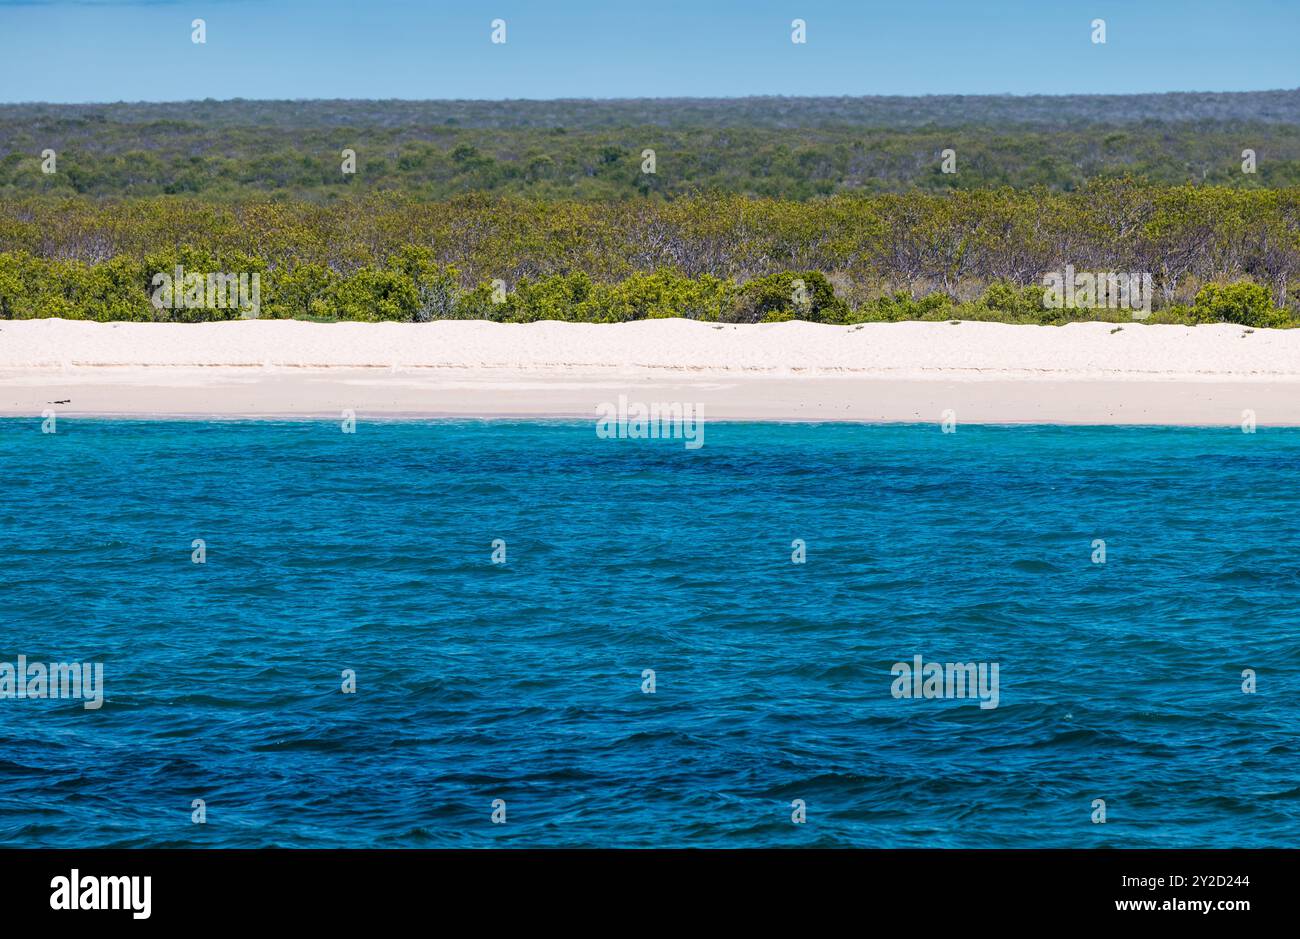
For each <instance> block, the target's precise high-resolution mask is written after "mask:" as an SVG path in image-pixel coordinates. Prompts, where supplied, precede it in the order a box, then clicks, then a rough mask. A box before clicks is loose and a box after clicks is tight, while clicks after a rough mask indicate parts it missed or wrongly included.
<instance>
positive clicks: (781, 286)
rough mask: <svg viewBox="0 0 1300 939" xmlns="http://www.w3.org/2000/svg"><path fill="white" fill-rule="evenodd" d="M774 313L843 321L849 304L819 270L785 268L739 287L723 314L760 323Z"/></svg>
mask: <svg viewBox="0 0 1300 939" xmlns="http://www.w3.org/2000/svg"><path fill="white" fill-rule="evenodd" d="M771 314H777V315H785V316H786V318H789V319H801V320H807V321H809V322H811V323H843V322H845V321H846V320H847V319H848V316H849V307H848V304H847V303H845V302H844V301H843V300H841V299H840V298H839V297H837V296H835V288H834V287H832V286H831V282H830V281H829V280H827V279H826V275H825V274H822V273H821V272H820V271H783V272H781V273H780V274H769V275H768V276H767V277H759V278H756V279H755V280H751V281H749V282H748V283H746V284H744V285H742V286H741V287H739V288H737V290H736V291H735V294H734V300H733V302H732V304H731V308H730V309H729V310H727V311H725V315H724V316H723V317H722V318H723V319H724V320H725V321H727V322H730V323H760V322H763V321H764V320H765V319H766V318H767V317H768V316H769V315H771Z"/></svg>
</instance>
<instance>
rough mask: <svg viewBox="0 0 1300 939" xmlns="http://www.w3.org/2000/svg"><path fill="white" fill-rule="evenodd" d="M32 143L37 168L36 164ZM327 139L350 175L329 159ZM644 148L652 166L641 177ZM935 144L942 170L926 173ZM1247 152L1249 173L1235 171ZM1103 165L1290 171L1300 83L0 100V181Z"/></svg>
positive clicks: (668, 180)
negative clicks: (947, 160)
mask: <svg viewBox="0 0 1300 939" xmlns="http://www.w3.org/2000/svg"><path fill="white" fill-rule="evenodd" d="M46 149H51V150H54V151H55V153H56V154H57V170H58V171H57V172H55V173H53V174H45V173H42V172H41V156H40V154H41V153H42V152H43V151H44V150H46ZM344 149H350V150H352V151H355V153H356V172H355V173H347V174H345V173H344V172H343V171H342V167H343V159H342V157H341V154H342V151H343V150H344ZM647 149H649V150H653V151H654V152H655V164H656V165H655V172H654V173H647V172H643V156H642V154H643V153H644V151H645V150H647ZM946 149H951V150H953V151H955V154H956V164H955V166H956V172H955V173H944V172H942V171H941V160H942V157H941V154H942V153H943V151H944V150H946ZM1245 149H1251V150H1254V151H1255V153H1256V158H1257V170H1256V172H1254V173H1245V172H1242V151H1243V150H1245ZM1120 176H1129V177H1134V178H1139V179H1144V180H1147V181H1150V182H1158V183H1164V184H1170V185H1174V184H1181V183H1186V182H1192V183H1205V184H1213V185H1221V186H1232V187H1239V188H1261V187H1263V188H1269V187H1283V186H1300V92H1258V93H1249V94H1237V95H1204V96H1199V95H1146V96H1142V95H1135V96H1123V97H1121V96H1103V97H1067V98H1013V97H1006V98H960V97H957V98H942V97H940V98H842V99H820V98H811V99H799V98H789V99H786V98H757V99H739V100H737V101H730V102H728V101H694V102H681V101H676V102H674V101H659V102H656V101H644V102H598V101H597V102H550V101H534V102H401V101H394V102H358V101H340V102H193V103H182V104H136V105H127V104H119V105H10V106H0V195H6V194H7V195H18V194H28V193H51V194H67V195H75V194H83V195H98V196H116V197H123V196H137V195H141V196H145V195H161V194H181V195H197V196H202V197H204V198H211V199H239V198H249V197H253V198H261V197H264V196H267V195H272V194H273V195H274V196H275V197H276V198H280V199H290V198H307V199H312V200H314V201H327V200H331V199H336V198H342V197H346V196H348V195H353V194H357V193H358V192H363V191H376V190H398V191H403V192H409V193H412V194H414V195H418V196H420V197H422V198H427V199H445V198H449V197H452V196H455V195H458V194H462V193H467V192H493V193H510V194H518V195H529V196H533V197H536V198H546V199H554V198H580V199H600V200H611V199H640V198H673V197H677V196H681V195H685V194H692V193H695V192H697V191H700V190H709V191H714V190H716V191H722V192H730V193H738V194H744V195H754V196H766V197H771V198H781V199H795V200H806V199H811V198H816V197H820V196H827V195H832V194H846V193H860V192H861V193H874V192H901V191H905V190H908V189H910V188H914V187H915V188H921V189H928V190H936V191H938V190H948V189H982V188H996V187H1001V186H1013V187H1016V188H1029V187H1033V186H1046V187H1048V188H1051V189H1058V190H1070V189H1075V188H1078V187H1079V186H1081V185H1082V184H1083V183H1084V182H1085V181H1087V180H1089V179H1093V178H1098V177H1103V178H1104V177H1120Z"/></svg>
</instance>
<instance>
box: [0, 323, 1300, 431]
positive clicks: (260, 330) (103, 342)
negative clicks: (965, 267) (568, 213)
mask: <svg viewBox="0 0 1300 939" xmlns="http://www.w3.org/2000/svg"><path fill="white" fill-rule="evenodd" d="M619 395H626V396H627V397H628V399H629V400H631V401H640V402H647V403H649V402H682V403H691V404H699V405H701V406H702V408H703V411H702V413H703V415H704V417H705V418H706V419H710V420H845V421H927V422H929V421H935V422H937V421H939V420H940V417H941V414H942V412H944V411H945V410H952V411H954V412H955V414H956V419H957V420H958V421H959V422H977V423H979V422H988V423H1020V422H1033V423H1090V424H1091V423H1101V424H1206V425H1214V424H1222V425H1233V424H1240V423H1241V421H1242V415H1243V411H1247V410H1249V411H1253V412H1254V414H1255V416H1256V420H1257V421H1258V423H1259V424H1260V425H1300V330H1289V331H1288V330H1267V329H1261V330H1253V331H1252V330H1249V329H1246V328H1244V327H1241V326H1230V325H1218V326H1198V327H1185V326H1148V325H1144V324H1141V323H1133V324H1124V325H1123V326H1122V328H1117V326H1116V325H1115V324H1110V323H1076V324H1071V325H1069V326H1061V327H1050V326H1011V325H1005V324H1000V323H976V322H961V323H956V324H951V323H915V322H912V323H869V324H864V325H861V326H823V325H816V324H810V323H798V322H795V323H773V324H764V325H756V326H733V325H720V324H715V323H699V322H693V321H688V320H680V319H671V320H649V321H643V322H635V323H622V324H600V325H593V324H576V323H559V322H539V323H530V324H498V323H487V322H479V321H475V322H467V321H446V322H437V323H427V324H410V323H336V324H317V323H304V322H293V321H269V320H260V321H258V320H241V321H233V322H222V323H203V324H163V323H87V322H78V321H69V320H58V319H49V320H16V321H0V415H6V416H39V415H40V414H41V413H42V412H43V411H45V410H49V409H53V410H55V411H56V412H57V413H59V414H66V415H130V416H176V417H186V416H193V417H199V416H226V417H250V418H256V417H288V416H301V417H314V416H325V417H338V416H339V415H340V414H341V413H342V412H343V411H345V410H352V411H355V412H356V414H357V417H358V418H364V417H367V416H369V417H375V418H382V417H404V416H409V417H415V416H480V417H506V416H533V417H543V416H552V417H591V418H593V419H594V417H595V415H596V413H597V407H598V405H600V404H601V403H603V402H612V401H615V400H617V398H618V396H619Z"/></svg>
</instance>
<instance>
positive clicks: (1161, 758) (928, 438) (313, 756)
mask: <svg viewBox="0 0 1300 939" xmlns="http://www.w3.org/2000/svg"><path fill="white" fill-rule="evenodd" d="M0 480H2V486H3V489H2V491H3V499H2V500H0V570H2V571H3V599H2V600H0V663H6V662H7V663H17V661H18V657H19V656H20V655H22V656H26V658H27V660H28V661H29V662H30V661H42V662H91V663H95V662H98V663H102V665H103V674H104V703H103V706H102V707H101V708H99V709H95V710H88V709H86V708H84V707H83V706H82V704H81V702H79V701H70V700H40V699H36V700H33V699H18V698H15V697H8V698H4V699H0V844H2V845H5V846H57V847H88V846H194V847H204V846H230V847H235V846H238V847H257V846H269V845H282V846H294V847H306V846H318V847H335V846H345V847H393V846H412V847H443V846H446V847H459V846H488V845H502V846H506V845H509V846H659V847H680V846H708V847H760V846H796V845H820V846H864V847H865V846H872V847H901V846H931V847H1050V846H1069V847H1091V846H1098V847H1100V846H1115V847H1126V846H1133V847H1139V846H1145V847H1152V846H1154V847H1182V846H1186V847H1192V846H1206V847H1226V846H1294V845H1295V844H1296V843H1297V841H1300V777H1298V776H1297V771H1296V767H1297V765H1300V760H1298V759H1297V758H1298V757H1300V730H1298V728H1300V703H1298V698H1297V695H1298V694H1300V534H1298V533H1297V528H1298V527H1300V431H1296V430H1272V429H1261V430H1260V431H1259V432H1258V433H1256V434H1243V433H1241V432H1240V431H1239V430H1236V429H1228V430H1224V429H1175V428H1090V427H1045V426H1036V427H976V426H962V427H960V428H959V429H958V432H957V433H955V434H942V433H941V432H940V431H939V428H938V427H937V426H934V425H925V426H921V425H916V426H912V425H907V426H904V425H884V426H858V425H847V424H846V425H815V424H710V425H708V426H707V432H706V442H705V445H704V446H703V447H701V448H700V449H698V450H687V449H685V448H684V447H683V445H682V442H681V441H680V440H645V441H639V440H603V439H599V438H598V437H597V436H596V435H595V433H594V430H593V426H592V424H591V423H566V422H436V421H430V422H366V421H362V422H361V423H360V424H359V425H358V427H357V432H356V433H355V434H344V433H341V432H340V428H339V425H338V423H334V422H313V421H302V422H256V421H247V422H197V421H157V422H149V421H97V420H77V419H60V421H59V424H58V432H57V433H56V434H42V433H41V432H40V422H39V421H38V420H0ZM195 539H202V540H203V541H204V543H205V545H206V560H205V563H203V564H196V563H193V560H192V554H193V550H194V549H193V548H192V544H193V542H194V540H195ZM498 539H500V541H502V542H504V545H505V563H503V564H494V563H493V559H492V555H493V550H494V549H493V543H494V541H496V540H498ZM796 539H801V540H802V541H803V542H804V544H805V546H806V549H805V550H806V561H805V563H802V564H796V563H793V562H792V551H793V550H794V548H793V547H792V543H793V542H794V541H795V540H796ZM1098 540H1104V541H1105V552H1106V555H1105V563H1094V559H1095V558H1096V557H1097V556H1098V555H1097V548H1096V544H1095V543H1096V541H1098ZM917 655H920V656H922V657H923V659H924V661H927V662H938V663H947V662H960V663H985V664H992V663H996V664H997V666H998V675H999V688H998V703H997V707H994V708H981V707H980V706H979V701H978V700H973V699H970V698H965V699H925V698H922V699H915V698H913V699H907V698H897V697H895V696H894V695H893V694H892V693H891V687H892V686H893V683H894V677H893V675H892V674H891V667H892V666H893V665H894V663H897V662H907V663H911V662H913V660H914V656H917ZM648 669H649V670H653V672H654V682H655V687H654V693H653V694H648V693H645V692H644V691H643V686H644V684H645V682H646V679H645V678H643V675H644V673H645V671H646V670H648ZM1248 669H1249V670H1253V672H1254V675H1255V683H1256V684H1255V691H1254V693H1245V692H1244V691H1243V682H1244V681H1246V679H1245V678H1243V671H1245V670H1248ZM345 670H351V671H352V672H353V673H354V674H355V684H356V691H355V693H353V694H345V693H344V692H343V691H342V685H343V683H344V677H343V673H344V671H345ZM195 799H202V800H204V802H205V805H206V823H205V824H202V825H199V824H195V823H194V822H193V821H192V812H193V811H194V809H193V803H194V800H195ZM497 799H500V800H503V801H504V803H505V806H506V809H505V812H506V820H505V822H504V823H503V824H494V823H493V822H492V813H493V802H494V800H497ZM1098 799H1101V800H1104V802H1105V809H1106V821H1105V823H1104V824H1096V823H1094V821H1093V818H1094V817H1095V814H1096V809H1095V807H1094V804H1095V800H1098ZM796 800H802V803H803V805H804V806H805V811H806V818H807V821H806V823H804V824H792V822H791V814H792V812H793V811H794V809H793V808H792V803H794V802H795V801H796Z"/></svg>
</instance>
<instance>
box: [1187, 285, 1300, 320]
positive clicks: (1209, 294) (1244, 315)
mask: <svg viewBox="0 0 1300 939" xmlns="http://www.w3.org/2000/svg"><path fill="white" fill-rule="evenodd" d="M1192 312H1193V313H1194V314H1195V315H1196V317H1197V318H1198V319H1199V320H1201V321H1202V322H1208V323H1240V324H1241V325H1242V326H1254V327H1257V328H1266V327H1270V326H1275V327H1277V326H1286V325H1287V324H1288V323H1289V322H1290V317H1288V316H1287V314H1286V313H1285V311H1283V310H1276V309H1274V308H1273V301H1272V298H1271V297H1270V296H1269V292H1268V288H1267V287H1264V286H1261V285H1260V284H1255V283H1251V282H1250V281H1248V280H1242V281H1237V282H1236V283H1233V284H1206V285H1205V286H1204V287H1202V288H1201V289H1200V290H1199V291H1198V292H1197V294H1196V300H1195V302H1194V303H1193V304H1192Z"/></svg>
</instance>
